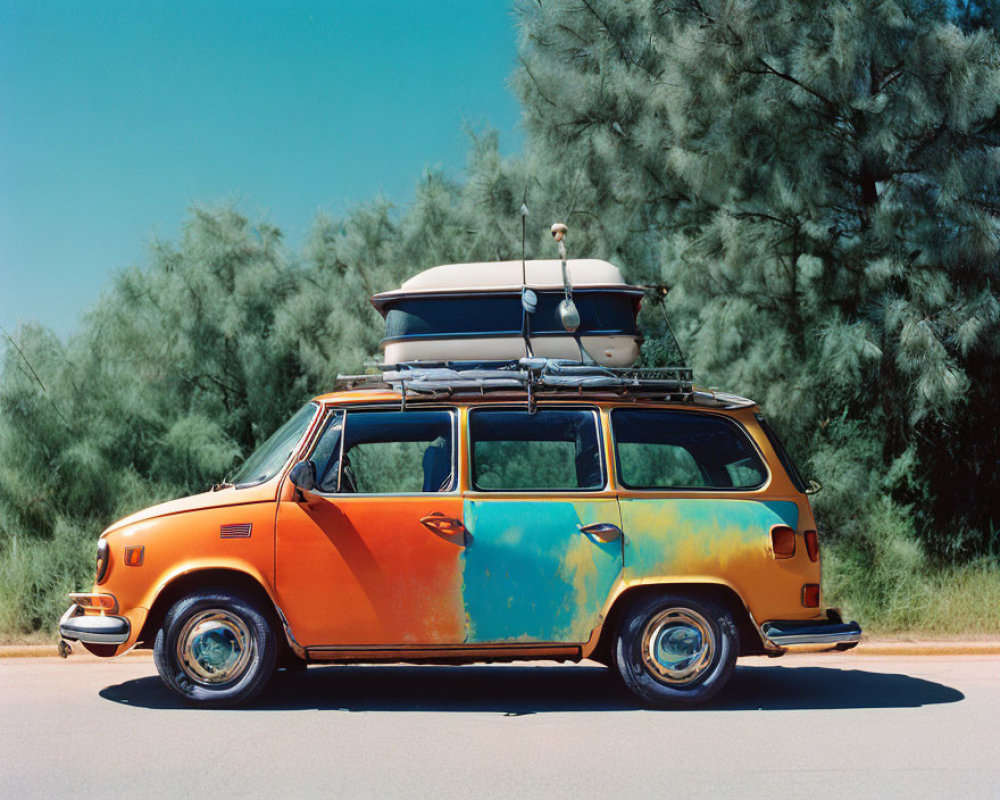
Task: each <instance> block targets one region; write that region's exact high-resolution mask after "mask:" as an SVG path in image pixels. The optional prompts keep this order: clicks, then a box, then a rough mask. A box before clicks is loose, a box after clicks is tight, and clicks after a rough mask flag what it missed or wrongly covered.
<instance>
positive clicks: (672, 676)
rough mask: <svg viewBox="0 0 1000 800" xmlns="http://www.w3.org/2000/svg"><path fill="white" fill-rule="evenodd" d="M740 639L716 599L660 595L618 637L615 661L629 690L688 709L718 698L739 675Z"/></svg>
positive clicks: (632, 612) (630, 615) (635, 608)
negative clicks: (732, 678) (732, 679)
mask: <svg viewBox="0 0 1000 800" xmlns="http://www.w3.org/2000/svg"><path fill="white" fill-rule="evenodd" d="M738 653H739V634H738V633H737V631H736V625H735V624H734V622H733V617H732V614H731V613H730V612H729V610H728V609H727V608H726V607H725V606H724V605H722V604H721V603H717V602H715V601H713V600H709V599H694V598H693V597H688V596H686V595H684V594H673V593H670V594H659V595H654V596H651V597H645V598H641V599H639V600H637V601H636V602H635V603H633V604H632V606H630V607H629V608H628V609H627V610H626V611H625V613H624V614H623V615H622V618H621V621H620V622H619V624H618V630H617V631H616V632H615V639H614V653H613V655H614V662H615V666H616V667H617V668H618V673H619V675H621V678H622V681H623V682H624V683H625V686H627V687H628V689H629V690H630V691H631V692H633V693H634V694H635V695H636V696H637V697H639V698H640V699H641V700H642V701H643V702H644V703H646V704H648V705H651V706H655V707H657V708H686V707H689V706H695V705H699V704H701V703H705V702H707V701H708V700H710V699H711V698H713V697H715V696H716V695H717V694H718V693H719V692H720V691H722V689H723V688H724V687H725V685H726V684H727V683H728V682H729V679H730V678H731V677H732V675H733V671H734V669H735V667H736V656H737V654H738Z"/></svg>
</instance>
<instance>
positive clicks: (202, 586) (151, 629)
mask: <svg viewBox="0 0 1000 800" xmlns="http://www.w3.org/2000/svg"><path fill="white" fill-rule="evenodd" d="M213 589H216V590H223V591H232V592H237V593H239V594H242V595H244V596H245V597H248V598H249V599H251V600H255V601H256V602H257V603H259V604H260V607H261V609H262V610H263V611H264V612H265V613H266V614H267V616H268V617H269V619H270V621H271V624H272V625H273V626H274V630H275V635H276V636H277V637H278V641H279V644H281V645H282V646H283V647H287V648H288V649H290V650H292V651H293V652H296V654H298V652H297V651H296V648H295V644H294V643H293V642H292V641H290V639H289V636H288V630H287V627H286V626H285V624H284V618H283V617H282V614H281V611H280V610H279V609H278V606H277V605H276V604H275V602H274V598H273V597H272V596H271V593H270V592H269V591H268V589H267V588H266V586H265V585H264V581H263V579H262V577H261V576H260V575H256V574H253V573H251V572H249V571H247V570H243V569H239V568H238V567H232V566H227V567H198V568H194V569H189V570H185V571H183V572H180V573H178V574H175V575H173V576H172V577H170V578H168V579H167V580H166V581H164V582H163V584H162V585H161V586H160V588H159V589H158V590H157V592H156V597H155V599H154V600H153V602H152V603H151V604H150V609H149V614H147V616H146V621H145V622H144V623H143V626H142V631H141V633H140V634H139V638H138V641H139V642H140V643H141V644H140V645H139V646H140V647H142V648H151V647H152V646H153V640H154V639H155V638H156V632H157V631H158V630H159V628H160V626H161V625H162V624H163V620H164V618H165V617H166V615H167V612H168V611H169V610H170V608H171V606H173V605H174V603H176V602H177V601H178V600H180V599H181V598H182V597H185V596H186V595H188V594H191V593H192V592H196V591H206V590H213Z"/></svg>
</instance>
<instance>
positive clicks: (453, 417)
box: [299, 404, 461, 500]
mask: <svg viewBox="0 0 1000 800" xmlns="http://www.w3.org/2000/svg"><path fill="white" fill-rule="evenodd" d="M326 411H327V412H328V413H327V414H326V416H325V417H324V419H323V424H321V425H320V426H319V427H320V429H321V430H322V429H323V428H324V427H325V423H326V421H327V420H329V419H330V418H331V417H332V416H333V415H334V414H336V413H337V412H343V414H344V426H343V428H342V429H341V432H340V445H339V448H340V454H339V456H338V463H337V489H338V491H336V492H321V491H319V490H318V489H317V490H315V491H313V492H311V494H314V495H316V496H318V497H325V498H328V499H331V500H332V499H336V500H345V499H352V498H359V499H360V498H365V497H454V496H456V495H458V494H459V493H460V483H461V482H460V481H459V479H458V468H459V449H458V448H459V446H458V435H459V430H458V407H457V406H431V407H425V406H421V407H420V408H407V409H405V410H403V409H400V408H399V407H398V406H389V407H388V408H387V407H386V406H384V405H377V406H376V405H367V404H366V405H358V406H353V405H339V406H338V405H330V406H327V407H326ZM352 411H354V412H378V413H392V412H395V413H397V414H419V413H420V412H422V411H444V412H446V413H447V414H448V416H449V417H450V421H451V464H452V470H451V474H452V487H451V488H450V489H448V491H446V492H341V491H340V476H341V465H342V464H343V463H344V442H345V441H347V436H346V431H347V422H348V417H350V415H351V412H352ZM321 435H322V434H321V433H320V434H319V435H317V436H316V438H315V440H314V441H313V442H312V443H311V444H310V446H309V448H308V450H307V451H306V452H305V453H304V454H303V455H302V458H300V459H299V460H300V461H301V460H302V459H306V458H312V455H313V453H314V452H316V447H317V446H318V445H319V440H320V437H321Z"/></svg>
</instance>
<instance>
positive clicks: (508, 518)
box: [59, 358, 861, 707]
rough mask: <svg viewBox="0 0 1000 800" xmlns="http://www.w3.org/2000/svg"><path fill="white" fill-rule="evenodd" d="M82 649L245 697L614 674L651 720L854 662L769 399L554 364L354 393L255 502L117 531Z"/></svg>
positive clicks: (70, 628)
mask: <svg viewBox="0 0 1000 800" xmlns="http://www.w3.org/2000/svg"><path fill="white" fill-rule="evenodd" d="M71 599H72V601H73V602H72V605H71V607H70V608H69V609H68V610H67V612H66V614H65V615H64V616H63V618H62V620H61V621H60V626H59V627H60V632H61V634H62V636H63V637H64V638H65V639H69V640H75V641H79V642H81V643H82V644H83V646H84V647H86V649H87V650H89V651H90V652H92V653H94V654H96V655H98V656H108V657H111V656H118V655H121V654H123V653H125V652H126V651H128V650H130V649H132V648H133V647H140V648H147V649H152V650H153V656H154V660H155V663H156V668H157V670H158V672H159V674H160V677H161V678H162V680H163V681H164V683H165V684H166V685H167V686H168V687H169V688H170V689H171V690H173V691H174V692H176V693H177V694H178V695H179V696H181V697H182V698H184V699H185V700H187V701H189V702H191V703H193V704H196V705H204V706H231V705H236V704H240V703H245V702H247V701H249V700H251V699H252V698H253V697H255V696H256V695H257V694H258V693H259V692H260V691H261V690H262V689H264V687H265V686H266V685H267V683H268V681H269V679H270V678H271V676H272V673H273V672H274V671H275V669H276V667H277V666H279V665H280V666H285V667H291V668H297V667H303V666H305V665H308V664H316V663H331V662H339V663H350V662H365V663H370V662H385V661H407V662H418V663H469V662H482V661H517V660H526V659H530V660H538V659H551V660H557V661H569V662H575V661H580V660H582V659H591V660H595V661H598V662H600V663H603V664H605V665H607V666H608V667H610V668H612V669H614V670H617V671H618V673H620V675H621V678H622V680H623V681H624V683H625V685H626V686H627V687H628V688H629V689H630V690H632V691H633V692H634V693H635V695H636V696H637V697H638V698H639V699H641V701H642V702H644V703H646V704H649V705H652V706H659V707H677V706H692V705H695V704H698V703H703V702H705V701H707V700H709V699H710V698H712V697H714V696H715V695H717V694H718V693H719V692H720V691H721V690H722V689H723V688H724V686H725V685H726V683H727V681H728V680H729V678H730V677H731V675H732V674H733V671H734V667H735V663H736V659H737V658H738V657H740V656H750V655H762V654H767V655H773V656H777V655H781V654H782V653H784V652H786V651H787V650H789V649H793V648H796V647H799V646H810V647H813V648H815V647H825V648H838V649H846V648H849V647H853V646H854V645H856V644H857V643H858V641H859V640H860V637H861V629H860V627H859V626H858V625H857V623H854V622H850V623H845V622H844V621H843V620H842V619H841V617H840V614H839V613H838V612H837V611H836V610H835V609H832V608H825V607H824V605H823V602H822V600H823V598H822V593H821V590H820V542H819V537H818V535H817V531H816V523H815V520H814V518H813V514H812V511H811V509H810V506H809V499H808V496H807V487H806V485H805V484H804V483H803V480H802V478H801V477H800V475H799V473H798V472H797V470H796V468H795V466H794V464H793V463H792V461H791V459H790V458H789V456H788V454H787V453H786V452H785V450H784V449H783V447H782V445H781V442H780V441H779V440H778V438H777V436H776V435H775V433H774V431H773V430H772V429H771V427H770V426H769V425H768V424H767V422H766V421H765V419H764V417H763V416H762V415H761V411H760V409H759V408H758V407H757V406H756V405H755V404H754V403H753V402H752V401H750V400H747V399H745V398H742V397H738V396H735V395H729V394H723V393H714V392H703V391H698V390H696V389H695V388H694V387H693V386H692V385H691V376H690V373H689V372H688V371H687V370H682V369H672V370H659V371H657V370H629V369H615V368H607V367H601V366H595V365H582V364H577V365H570V364H566V363H565V362H558V361H551V360H548V359H540V358H536V359H521V360H520V361H515V362H510V363H504V364H469V363H463V364H440V365H413V366H406V365H404V366H402V367H400V368H396V369H394V370H388V371H384V372H382V373H380V374H376V375H371V376H353V377H348V378H346V379H344V381H343V386H342V388H341V389H340V390H338V391H336V392H333V393H330V394H325V395H322V396H320V397H317V398H315V399H314V400H312V401H310V402H309V403H307V404H306V405H305V406H303V407H302V408H301V409H300V410H299V411H297V412H296V413H295V414H294V415H293V416H292V417H291V418H290V419H289V420H288V421H287V422H286V423H285V424H284V425H283V426H282V427H281V428H279V429H278V430H277V431H276V432H275V433H274V435H273V436H271V437H270V438H269V439H268V440H267V441H266V442H265V443H264V444H263V445H262V446H261V447H260V448H259V449H258V450H257V451H256V452H255V453H254V454H253V455H251V456H250V457H249V458H248V459H247V460H246V462H245V463H244V464H243V465H242V467H241V468H240V469H239V470H238V472H237V473H236V474H235V475H234V476H233V477H232V478H231V480H230V482H229V483H226V484H224V485H219V486H216V487H215V488H214V489H213V490H212V491H209V492H206V493H204V494H198V495H195V496H193V497H187V498H184V499H180V500H175V501H173V502H169V503H164V504H162V505H157V506H154V507H152V508H149V509H146V510H144V511H140V512H139V513H137V514H133V515H132V516H130V517H127V518H125V519H123V520H121V521H119V522H117V523H115V524H114V525H112V526H111V527H110V528H108V529H107V530H106V531H105V532H104V533H103V534H102V535H101V537H100V540H99V543H98V551H97V571H96V576H95V581H94V585H93V587H92V589H91V590H90V591H89V592H87V593H80V594H74V595H71Z"/></svg>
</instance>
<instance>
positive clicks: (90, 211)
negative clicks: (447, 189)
mask: <svg viewBox="0 0 1000 800" xmlns="http://www.w3.org/2000/svg"><path fill="white" fill-rule="evenodd" d="M515 38H516V32H515V29H514V18H513V16H512V14H511V11H510V6H509V4H508V3H507V2H506V1H505V0H497V2H484V1H483V0H479V1H478V2H476V0H473V1H472V2H452V1H450V0H449V1H447V2H442V0H433V2H421V3H415V2H389V0H362V1H361V2H347V1H340V0H338V1H335V2H334V1H331V2H273V1H272V2H258V1H257V0H253V1H252V2H251V0H214V1H212V2H209V1H208V0H206V1H205V2H191V1H189V0H167V1H166V2H150V1H149V0H141V2H135V0H130V1H128V2H121V1H120V0H91V2H80V1H79V0H76V1H74V2H65V1H64V0H44V1H43V0H23V1H22V0H18V1H16V2H15V0H0V325H3V327H5V328H6V329H7V330H11V329H12V328H15V327H16V326H17V324H18V322H23V321H26V320H30V319H36V320H39V321H40V322H42V323H44V324H46V325H48V326H50V327H51V328H53V329H54V330H55V331H56V332H57V333H59V334H60V335H66V334H68V333H70V332H71V331H72V330H73V329H74V327H75V325H76V322H77V320H78V318H79V315H80V314H81V312H83V311H84V310H86V308H87V307H88V306H89V305H91V304H92V303H93V302H94V300H95V299H96V298H97V296H98V293H99V291H100V289H101V286H102V285H103V284H105V283H106V281H107V280H108V278H109V277H110V276H111V275H112V274H113V273H114V272H115V271H116V270H118V269H121V268H123V267H126V266H129V265H131V264H141V263H143V262H144V261H145V258H146V247H147V245H148V243H149V241H150V240H151V239H152V238H153V237H154V236H157V235H160V236H166V237H175V236H177V234H178V232H179V229H180V225H181V223H182V221H183V219H184V217H185V215H186V213H187V209H188V208H189V207H190V206H191V205H192V204H195V203H199V204H209V205H212V204H219V203H224V202H227V201H229V200H231V199H235V200H236V202H237V207H238V208H239V209H240V210H241V211H242V212H243V213H245V214H247V215H249V216H250V217H252V218H256V217H258V216H263V217H264V218H266V219H268V220H269V221H271V222H273V223H275V224H277V225H278V226H279V227H281V228H282V229H283V230H284V231H285V233H286V236H287V241H288V242H289V244H290V245H292V246H293V247H296V246H298V245H299V244H300V243H301V241H302V239H303V237H304V234H305V232H306V231H307V230H308V228H309V225H310V223H311V222H312V220H313V218H314V217H315V215H316V212H317V211H318V210H320V209H323V210H325V211H328V212H331V213H334V214H336V213H341V212H343V211H344V210H345V209H346V208H347V207H349V206H350V205H351V204H354V203H357V202H362V201H365V200H367V199H370V198H372V197H373V196H375V195H376V194H377V193H379V192H382V193H384V194H385V195H386V196H388V197H389V198H390V199H392V200H394V201H396V202H400V203H405V202H406V201H407V200H408V198H409V197H410V194H411V191H412V187H413V185H414V183H415V182H416V181H417V180H418V179H419V178H420V176H421V174H422V173H423V171H424V169H425V168H426V167H427V166H443V167H445V168H446V169H447V170H449V171H450V172H452V173H453V174H458V173H459V172H460V170H461V169H462V166H463V163H464V157H465V152H466V141H467V140H466V138H465V134H464V133H463V126H464V124H465V123H469V124H470V125H472V126H473V127H474V128H479V127H482V126H483V125H485V124H487V123H488V124H490V125H492V126H493V127H495V128H497V129H498V130H499V131H500V134H501V145H502V147H503V148H504V150H505V151H510V150H513V149H516V148H517V147H518V146H519V144H520V135H519V132H518V130H517V123H518V119H519V112H518V109H517V103H516V101H515V99H514V97H513V95H512V94H511V92H510V91H509V90H508V89H507V88H506V83H507V78H508V76H509V75H510V73H511V71H512V70H513V68H514V65H515V60H516V49H515Z"/></svg>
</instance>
